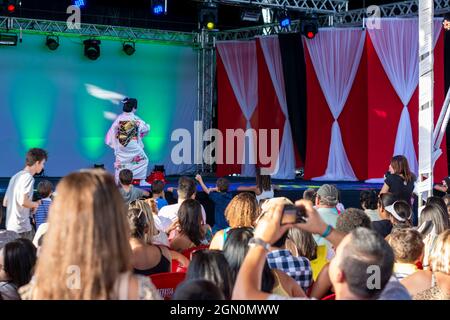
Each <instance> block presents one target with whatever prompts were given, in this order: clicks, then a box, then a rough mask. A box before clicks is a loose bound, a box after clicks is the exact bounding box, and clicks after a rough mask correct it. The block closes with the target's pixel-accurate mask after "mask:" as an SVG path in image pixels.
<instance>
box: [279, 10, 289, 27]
mask: <svg viewBox="0 0 450 320" xmlns="http://www.w3.org/2000/svg"><path fill="white" fill-rule="evenodd" d="M278 23H279V24H280V27H281V28H284V29H287V28H289V26H290V25H291V18H290V17H289V14H288V12H287V10H281V11H278Z"/></svg>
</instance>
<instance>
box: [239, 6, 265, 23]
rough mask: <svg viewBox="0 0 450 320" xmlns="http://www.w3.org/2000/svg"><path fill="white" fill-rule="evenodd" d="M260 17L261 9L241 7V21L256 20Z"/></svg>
mask: <svg viewBox="0 0 450 320" xmlns="http://www.w3.org/2000/svg"><path fill="white" fill-rule="evenodd" d="M260 19H261V10H250V9H243V10H242V12H241V20H242V21H250V22H258V21H259V20H260Z"/></svg>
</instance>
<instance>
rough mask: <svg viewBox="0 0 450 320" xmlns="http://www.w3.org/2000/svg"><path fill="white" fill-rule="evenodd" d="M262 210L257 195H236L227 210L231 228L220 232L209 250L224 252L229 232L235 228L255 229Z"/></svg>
mask: <svg viewBox="0 0 450 320" xmlns="http://www.w3.org/2000/svg"><path fill="white" fill-rule="evenodd" d="M259 212H260V209H259V206H258V202H257V201H256V197H255V195H253V194H251V193H249V192H243V193H239V194H238V195H236V196H235V197H234V198H233V199H231V202H230V203H229V204H228V206H227V208H226V209H225V218H226V219H227V222H228V225H229V226H230V227H228V228H226V229H223V230H219V231H217V233H216V234H215V235H214V238H213V239H212V241H211V245H210V246H209V249H211V250H222V249H223V246H224V244H225V241H226V240H227V237H228V232H229V231H230V230H231V229H235V228H249V227H251V228H253V226H254V224H255V221H256V219H257V218H258V215H259Z"/></svg>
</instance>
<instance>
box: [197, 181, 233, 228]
mask: <svg viewBox="0 0 450 320" xmlns="http://www.w3.org/2000/svg"><path fill="white" fill-rule="evenodd" d="M195 179H196V180H197V181H198V183H199V184H200V186H201V187H202V189H203V191H204V192H205V193H206V194H208V195H209V198H210V199H211V200H212V201H213V202H214V206H215V209H214V221H215V222H214V226H213V229H212V231H213V233H216V232H217V231H219V230H222V229H225V228H228V227H229V225H228V222H227V220H226V219H225V209H226V207H227V206H228V204H229V203H230V201H231V199H232V198H233V196H232V195H231V193H230V192H229V191H228V188H229V186H230V182H229V181H228V180H227V179H225V178H219V179H217V181H216V187H215V188H208V187H207V186H206V185H205V183H204V182H203V178H202V176H201V175H199V174H198V175H196V176H195Z"/></svg>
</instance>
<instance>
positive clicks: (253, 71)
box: [217, 41, 258, 177]
mask: <svg viewBox="0 0 450 320" xmlns="http://www.w3.org/2000/svg"><path fill="white" fill-rule="evenodd" d="M217 50H218V51H219V54H220V57H221V58H222V62H223V64H224V66H225V70H226V72H227V75H228V79H229V80H230V83H231V87H232V88H233V92H234V94H235V96H236V99H237V101H238V103H239V106H240V107H241V110H242V113H243V114H244V116H245V119H246V120H247V126H246V129H251V123H250V119H251V118H252V115H253V112H254V111H255V108H256V106H257V104H258V61H257V57H256V41H224V42H218V43H217ZM255 148H256V146H255V141H254V140H253V136H252V135H250V138H249V150H246V153H248V154H249V157H248V159H247V160H245V162H244V164H243V165H242V171H241V176H245V177H254V176H255V174H256V173H255V163H256V158H255V152H256V149H255ZM244 159H245V158H244Z"/></svg>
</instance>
